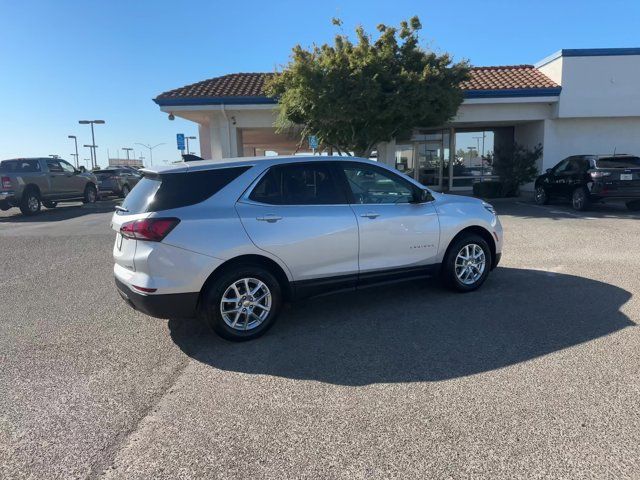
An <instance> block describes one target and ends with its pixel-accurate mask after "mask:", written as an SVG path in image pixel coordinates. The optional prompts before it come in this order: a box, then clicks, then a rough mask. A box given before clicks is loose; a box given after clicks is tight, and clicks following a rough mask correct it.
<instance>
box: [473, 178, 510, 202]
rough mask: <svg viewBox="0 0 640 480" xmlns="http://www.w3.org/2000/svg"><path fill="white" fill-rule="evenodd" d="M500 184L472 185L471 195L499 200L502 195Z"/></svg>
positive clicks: (480, 183)
mask: <svg viewBox="0 0 640 480" xmlns="http://www.w3.org/2000/svg"><path fill="white" fill-rule="evenodd" d="M502 192H503V188H502V183H500V182H496V181H490V182H477V183H474V184H473V195H474V196H476V197H480V198H499V197H502V196H503V194H502Z"/></svg>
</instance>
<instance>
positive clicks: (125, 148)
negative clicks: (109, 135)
mask: <svg viewBox="0 0 640 480" xmlns="http://www.w3.org/2000/svg"><path fill="white" fill-rule="evenodd" d="M122 150H124V151H125V152H127V164H128V163H129V152H130V151H132V150H133V148H131V147H123V148H122Z"/></svg>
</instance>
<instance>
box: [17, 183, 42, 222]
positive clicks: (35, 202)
mask: <svg viewBox="0 0 640 480" xmlns="http://www.w3.org/2000/svg"><path fill="white" fill-rule="evenodd" d="M19 206H20V211H21V212H22V214H23V215H26V216H32V215H36V214H38V213H40V209H41V208H42V201H41V200H40V194H39V193H38V191H37V190H36V189H35V188H29V189H27V191H26V192H24V194H23V195H22V200H21V201H20V205H19Z"/></svg>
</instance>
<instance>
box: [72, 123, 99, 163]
mask: <svg viewBox="0 0 640 480" xmlns="http://www.w3.org/2000/svg"><path fill="white" fill-rule="evenodd" d="M78 123H79V124H80V125H91V144H92V145H93V150H92V154H91V163H92V168H93V167H97V166H98V156H97V152H96V136H95V133H94V132H93V125H94V124H96V125H104V120H79V121H78ZM85 146H86V145H85Z"/></svg>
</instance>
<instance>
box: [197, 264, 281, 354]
mask: <svg viewBox="0 0 640 480" xmlns="http://www.w3.org/2000/svg"><path fill="white" fill-rule="evenodd" d="M281 302H282V294H281V288H280V284H279V283H278V280H277V279H276V278H275V277H274V276H273V275H272V274H271V273H270V272H269V271H268V270H266V269H264V268H262V267H260V266H252V265H247V266H238V267H236V268H234V269H233V270H229V271H227V272H223V273H222V274H221V275H220V277H219V278H217V279H216V280H214V281H213V282H212V283H211V284H209V286H208V287H207V288H206V290H205V291H204V292H203V296H202V299H201V303H200V315H201V316H202V317H203V319H204V321H205V322H206V323H207V325H209V327H210V328H211V329H212V330H213V331H214V332H215V333H217V334H218V335H220V336H221V337H223V338H226V339H227V340H232V341H236V342H239V341H244V340H251V339H254V338H257V337H259V336H261V335H263V334H264V333H265V332H266V331H267V330H268V329H269V328H271V327H272V326H273V324H274V323H275V321H276V318H277V316H278V313H279V311H280V305H281Z"/></svg>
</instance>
